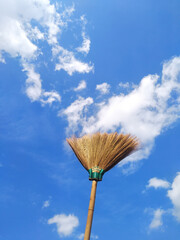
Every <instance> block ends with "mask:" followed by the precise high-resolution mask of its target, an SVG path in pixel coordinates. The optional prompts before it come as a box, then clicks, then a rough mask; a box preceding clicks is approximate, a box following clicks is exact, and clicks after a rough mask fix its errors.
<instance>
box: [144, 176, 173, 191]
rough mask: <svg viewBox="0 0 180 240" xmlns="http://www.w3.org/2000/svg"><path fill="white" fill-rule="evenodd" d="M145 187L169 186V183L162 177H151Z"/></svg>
mask: <svg viewBox="0 0 180 240" xmlns="http://www.w3.org/2000/svg"><path fill="white" fill-rule="evenodd" d="M146 187H147V188H150V187H154V188H155V189H157V188H169V187H170V183H169V182H168V181H165V180H163V179H159V178H156V177H154V178H151V179H149V182H148V185H147V186H146Z"/></svg>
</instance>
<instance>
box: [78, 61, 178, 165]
mask: <svg viewBox="0 0 180 240" xmlns="http://www.w3.org/2000/svg"><path fill="white" fill-rule="evenodd" d="M179 75H180V57H175V58H173V59H171V60H170V61H168V62H165V63H164V64H163V71H162V78H161V79H160V78H159V76H158V75H148V76H146V77H144V78H143V79H142V80H141V82H140V84H139V86H137V87H136V88H135V89H134V90H132V91H131V92H130V93H128V94H126V95H122V94H120V95H114V96H112V97H110V98H109V99H108V100H107V103H106V104H103V105H102V106H101V107H99V109H98V111H97V113H96V114H94V115H93V116H91V117H90V118H89V119H87V121H86V122H82V124H83V125H82V128H83V130H82V132H83V134H84V133H92V132H96V131H101V132H104V131H119V132H124V133H131V134H132V135H135V136H137V137H138V138H139V139H140V141H141V146H142V148H141V149H140V150H139V151H137V152H136V153H134V154H132V155H131V156H130V157H128V158H126V159H125V160H124V161H122V164H121V165H123V164H126V163H127V162H129V163H131V162H134V161H137V160H140V159H144V158H147V157H148V156H149V154H150V152H151V150H152V147H153V145H154V140H155V138H156V137H157V136H159V135H160V134H161V133H162V131H163V130H165V129H166V128H167V127H168V126H170V125H171V124H172V123H174V122H175V121H176V120H177V119H178V118H179V115H180V105H179V99H180V81H179ZM172 93H173V95H172ZM174 93H176V94H174ZM99 106H100V105H99Z"/></svg>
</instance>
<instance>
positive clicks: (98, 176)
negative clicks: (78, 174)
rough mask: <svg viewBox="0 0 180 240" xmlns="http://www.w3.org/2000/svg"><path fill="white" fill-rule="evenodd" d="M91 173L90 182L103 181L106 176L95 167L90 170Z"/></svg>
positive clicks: (101, 170)
mask: <svg viewBox="0 0 180 240" xmlns="http://www.w3.org/2000/svg"><path fill="white" fill-rule="evenodd" d="M88 172H89V180H91V181H92V180H96V181H102V176H103V175H104V173H105V171H104V170H103V169H101V168H99V167H93V168H91V169H89V170H88Z"/></svg>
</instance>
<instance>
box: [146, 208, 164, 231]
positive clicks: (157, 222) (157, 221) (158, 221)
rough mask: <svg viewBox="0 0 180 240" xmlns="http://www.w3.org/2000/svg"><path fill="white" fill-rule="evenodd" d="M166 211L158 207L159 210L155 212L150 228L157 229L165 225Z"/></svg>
mask: <svg viewBox="0 0 180 240" xmlns="http://www.w3.org/2000/svg"><path fill="white" fill-rule="evenodd" d="M164 213H165V211H164V210H163V209H160V208H158V209H157V210H155V211H154V213H153V215H154V216H153V219H152V222H151V223H150V225H149V228H150V229H157V228H159V227H161V226H162V225H163V222H162V215H163V214H164Z"/></svg>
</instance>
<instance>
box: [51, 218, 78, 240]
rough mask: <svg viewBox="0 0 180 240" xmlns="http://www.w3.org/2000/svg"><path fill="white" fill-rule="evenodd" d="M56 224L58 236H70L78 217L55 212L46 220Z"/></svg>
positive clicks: (76, 224)
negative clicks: (55, 213)
mask: <svg viewBox="0 0 180 240" xmlns="http://www.w3.org/2000/svg"><path fill="white" fill-rule="evenodd" d="M53 223H55V224H56V227H57V232H58V234H59V236H60V237H67V236H70V235H71V234H72V233H73V231H74V229H75V228H76V227H78V226H79V219H78V218H77V217H76V216H74V215H73V214H69V215H65V214H57V215H55V216H54V217H52V218H50V219H49V220H48V224H53Z"/></svg>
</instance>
